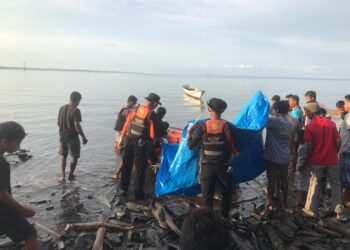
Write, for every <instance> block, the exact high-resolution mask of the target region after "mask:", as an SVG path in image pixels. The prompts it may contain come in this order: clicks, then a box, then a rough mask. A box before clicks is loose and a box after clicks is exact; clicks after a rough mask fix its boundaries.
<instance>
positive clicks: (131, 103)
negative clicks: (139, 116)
mask: <svg viewBox="0 0 350 250" xmlns="http://www.w3.org/2000/svg"><path fill="white" fill-rule="evenodd" d="M136 104H137V98H136V96H134V95H131V96H129V97H128V100H127V104H126V107H123V108H121V109H120V111H119V112H118V117H117V121H116V123H115V126H114V130H115V131H116V135H115V139H114V148H115V151H116V152H117V153H119V154H120V156H121V157H123V153H124V146H125V141H123V142H122V143H120V142H121V140H120V138H121V133H122V129H123V127H124V124H125V122H126V119H127V117H128V115H129V113H130V112H131V111H132V110H133V109H135V106H136ZM119 143H120V147H119ZM122 166H123V162H122V161H121V163H120V166H119V168H118V170H117V171H116V172H115V173H114V174H113V175H111V178H112V179H113V180H117V179H118V177H119V175H120V173H121V170H122Z"/></svg>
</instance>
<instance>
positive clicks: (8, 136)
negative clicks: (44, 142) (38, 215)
mask: <svg viewBox="0 0 350 250" xmlns="http://www.w3.org/2000/svg"><path fill="white" fill-rule="evenodd" d="M24 137H25V132H24V129H23V127H22V126H21V125H19V124H18V123H16V122H4V123H1V124H0V235H1V234H5V235H7V236H8V237H9V238H10V239H11V240H13V241H14V242H16V243H19V242H22V241H25V246H26V249H28V250H35V249H37V242H36V230H35V228H34V227H33V225H31V224H30V223H29V222H28V221H27V220H26V219H25V217H27V218H28V217H33V216H34V215H35V211H34V210H33V209H32V208H30V207H25V206H23V205H21V204H20V203H18V202H17V201H16V200H15V199H14V198H13V197H12V195H11V181H10V164H9V163H8V162H7V161H6V160H5V158H4V156H3V155H4V153H5V152H9V153H13V152H15V151H17V150H18V149H19V147H20V143H21V141H22V140H23V138H24Z"/></svg>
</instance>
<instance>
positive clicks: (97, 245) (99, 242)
mask: <svg viewBox="0 0 350 250" xmlns="http://www.w3.org/2000/svg"><path fill="white" fill-rule="evenodd" d="M99 221H100V222H102V223H104V222H105V221H106V216H104V215H102V216H101V217H100V218H99ZM105 234H106V227H99V228H98V229H97V233H96V240H95V242H94V245H93V246H92V250H103V241H104V239H105Z"/></svg>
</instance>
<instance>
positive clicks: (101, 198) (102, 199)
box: [97, 196, 112, 209]
mask: <svg viewBox="0 0 350 250" xmlns="http://www.w3.org/2000/svg"><path fill="white" fill-rule="evenodd" d="M97 200H98V201H99V202H100V203H101V204H103V205H105V206H106V207H108V208H109V209H112V205H111V203H110V202H109V201H108V200H107V198H106V197H104V196H101V197H97Z"/></svg>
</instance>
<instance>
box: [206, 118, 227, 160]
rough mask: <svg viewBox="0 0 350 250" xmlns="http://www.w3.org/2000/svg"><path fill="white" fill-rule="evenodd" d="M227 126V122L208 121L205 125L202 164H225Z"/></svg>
mask: <svg viewBox="0 0 350 250" xmlns="http://www.w3.org/2000/svg"><path fill="white" fill-rule="evenodd" d="M225 124H226V121H225V120H208V121H206V122H205V123H204V134H203V145H202V154H201V161H202V163H221V162H223V160H224V157H225V151H226V149H227V139H226V135H225V132H224V127H225Z"/></svg>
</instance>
